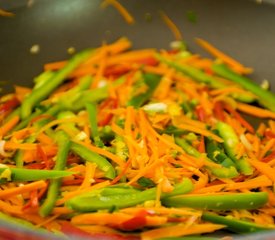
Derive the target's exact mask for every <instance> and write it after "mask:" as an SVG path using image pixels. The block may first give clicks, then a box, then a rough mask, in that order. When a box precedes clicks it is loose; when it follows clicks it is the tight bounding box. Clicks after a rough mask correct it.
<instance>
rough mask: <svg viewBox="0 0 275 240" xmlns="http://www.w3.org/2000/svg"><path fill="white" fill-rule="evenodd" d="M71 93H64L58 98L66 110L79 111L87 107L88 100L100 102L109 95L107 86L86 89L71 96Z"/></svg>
mask: <svg viewBox="0 0 275 240" xmlns="http://www.w3.org/2000/svg"><path fill="white" fill-rule="evenodd" d="M70 96H71V94H68V95H67V94H66V93H65V94H64V95H62V98H61V99H60V100H58V104H59V105H60V106H61V107H62V109H64V110H70V111H73V112H78V111H80V110H82V109H84V108H85V105H86V104H87V103H88V102H99V101H101V100H103V99H105V98H107V97H108V89H107V87H102V88H96V89H90V90H85V91H82V92H79V93H77V94H75V95H74V96H73V97H72V98H70Z"/></svg>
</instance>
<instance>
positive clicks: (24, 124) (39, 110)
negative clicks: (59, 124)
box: [13, 108, 43, 131]
mask: <svg viewBox="0 0 275 240" xmlns="http://www.w3.org/2000/svg"><path fill="white" fill-rule="evenodd" d="M42 113H43V111H42V110H41V109H39V108H38V109H36V110H35V111H34V112H33V113H32V114H30V115H29V116H28V117H27V118H25V119H24V120H22V121H21V122H20V123H19V124H17V125H16V126H15V127H14V129H13V131H18V130H20V129H22V128H25V127H26V126H27V125H28V124H29V123H30V122H31V120H32V119H34V118H36V117H37V116H39V115H41V114H42Z"/></svg>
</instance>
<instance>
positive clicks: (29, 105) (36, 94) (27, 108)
mask: <svg viewBox="0 0 275 240" xmlns="http://www.w3.org/2000/svg"><path fill="white" fill-rule="evenodd" d="M90 55H91V50H85V51H83V52H80V53H78V54H76V55H75V56H74V57H73V58H72V59H71V60H70V61H69V62H68V63H67V64H66V66H65V67H64V68H62V69H60V70H59V71H58V72H57V73H55V74H54V75H53V76H51V77H50V78H49V79H48V80H47V82H45V83H44V84H43V87H39V88H37V89H35V90H33V91H32V92H31V93H30V95H28V96H27V97H26V99H24V101H23V102H22V104H21V118H22V119H25V118H27V117H28V116H29V115H30V114H31V112H32V109H33V107H34V105H36V104H37V103H39V102H40V101H42V100H43V99H45V98H46V97H48V96H49V95H50V94H51V93H52V91H53V90H54V89H56V88H57V87H58V86H59V85H60V84H62V83H63V82H64V81H65V79H66V77H67V76H68V75H69V74H70V73H71V72H72V71H73V70H74V69H75V68H76V67H78V65H79V64H81V63H82V62H83V61H85V60H86V59H87V58H88V57H89V56H90Z"/></svg>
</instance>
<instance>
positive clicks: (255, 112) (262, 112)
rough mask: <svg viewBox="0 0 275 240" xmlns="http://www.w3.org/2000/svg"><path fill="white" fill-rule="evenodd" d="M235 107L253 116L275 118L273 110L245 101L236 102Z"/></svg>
mask: <svg viewBox="0 0 275 240" xmlns="http://www.w3.org/2000/svg"><path fill="white" fill-rule="evenodd" d="M237 109H238V110H240V111H241V112H244V113H247V114H249V115H252V116H255V117H259V118H272V119H275V113H274V112H271V111H269V110H267V109H262V108H259V107H255V106H252V105H249V104H246V103H240V102H237Z"/></svg>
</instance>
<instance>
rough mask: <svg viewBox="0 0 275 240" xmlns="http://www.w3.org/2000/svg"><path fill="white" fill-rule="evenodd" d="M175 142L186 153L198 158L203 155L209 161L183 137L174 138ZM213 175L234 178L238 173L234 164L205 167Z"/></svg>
mask: <svg viewBox="0 0 275 240" xmlns="http://www.w3.org/2000/svg"><path fill="white" fill-rule="evenodd" d="M175 142H176V144H178V145H179V146H180V147H182V149H183V150H184V151H185V152H186V153H188V154H189V155H191V156H194V157H197V158H200V157H204V158H205V159H206V160H208V161H211V160H210V159H209V158H207V157H206V156H202V154H201V153H200V152H199V151H198V150H197V149H195V148H194V147H192V146H191V145H190V144H189V143H188V142H187V141H186V140H185V139H183V138H178V137H176V138H175ZM206 168H207V169H208V170H209V171H210V172H211V173H212V174H213V175H215V176H216V177H219V178H234V177H236V176H238V175H239V173H238V172H237V170H236V168H235V167H234V166H230V167H223V166H222V165H221V167H220V168H215V167H206Z"/></svg>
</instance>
